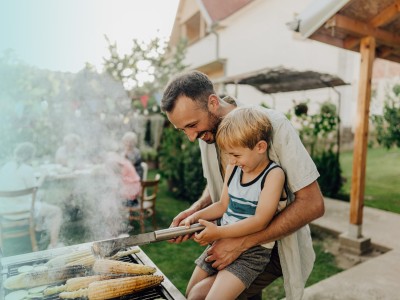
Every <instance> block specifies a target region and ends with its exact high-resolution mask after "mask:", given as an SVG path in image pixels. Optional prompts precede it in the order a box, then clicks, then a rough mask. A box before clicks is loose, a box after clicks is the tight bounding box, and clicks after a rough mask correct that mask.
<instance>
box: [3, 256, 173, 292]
mask: <svg viewBox="0 0 400 300" xmlns="http://www.w3.org/2000/svg"><path fill="white" fill-rule="evenodd" d="M119 260H120V261H125V262H131V263H141V262H140V261H139V259H137V258H135V257H134V256H133V255H129V256H124V257H122V258H121V259H119ZM46 262H47V259H36V260H31V261H30V262H23V263H15V264H10V265H8V266H7V268H6V269H7V273H6V274H5V275H4V277H3V280H5V279H6V278H8V277H11V276H15V275H18V274H19V272H18V268H20V267H22V266H26V265H31V266H38V265H41V264H44V263H46ZM64 283H65V282H64ZM59 284H63V283H59ZM54 285H55V284H53V285H49V286H54ZM9 292H12V291H7V290H6V291H5V294H6V295H7V293H9ZM40 299H45V300H56V299H57V300H58V299H61V298H59V297H58V295H57V294H55V295H50V296H45V297H42V298H40ZM114 299H115V300H116V299H121V300H130V299H132V300H139V299H140V300H155V299H167V300H173V298H172V297H171V296H170V295H169V293H168V291H166V289H165V288H164V287H163V286H162V285H161V286H157V287H154V288H149V289H147V290H143V291H141V292H137V293H135V294H132V295H126V296H122V297H118V298H114Z"/></svg>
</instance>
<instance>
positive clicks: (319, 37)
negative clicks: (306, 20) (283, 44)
mask: <svg viewBox="0 0 400 300" xmlns="http://www.w3.org/2000/svg"><path fill="white" fill-rule="evenodd" d="M309 39H312V40H315V41H318V42H321V43H325V44H329V45H332V46H336V47H339V48H343V47H344V46H343V41H342V40H341V39H338V38H335V37H332V36H330V35H326V34H321V33H318V32H315V33H313V34H312V35H311V36H310V37H309Z"/></svg>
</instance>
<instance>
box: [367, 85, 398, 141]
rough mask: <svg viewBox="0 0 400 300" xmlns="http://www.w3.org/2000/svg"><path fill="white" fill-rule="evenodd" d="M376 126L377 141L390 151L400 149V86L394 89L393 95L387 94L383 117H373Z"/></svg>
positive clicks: (395, 86)
mask: <svg viewBox="0 0 400 300" xmlns="http://www.w3.org/2000/svg"><path fill="white" fill-rule="evenodd" d="M372 121H373V122H374V124H375V126H376V132H377V141H378V143H379V144H380V145H382V146H384V147H386V148H387V149H390V148H392V147H396V146H397V147H400V84H396V85H394V86H393V88H392V93H387V94H386V101H385V104H384V107H383V115H373V116H372Z"/></svg>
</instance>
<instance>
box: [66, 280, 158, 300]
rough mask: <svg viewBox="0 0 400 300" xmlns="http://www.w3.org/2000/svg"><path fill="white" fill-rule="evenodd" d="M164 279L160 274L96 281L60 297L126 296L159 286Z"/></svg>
mask: <svg viewBox="0 0 400 300" xmlns="http://www.w3.org/2000/svg"><path fill="white" fill-rule="evenodd" d="M163 280H164V277H163V276H159V275H140V276H133V277H124V278H118V279H109V280H103V281H95V282H93V283H91V284H89V287H88V288H85V289H80V290H78V291H75V292H62V293H60V294H59V297H60V298H62V299H75V298H81V297H87V298H89V300H102V299H112V298H116V297H121V296H125V295H128V294H132V293H135V292H139V291H142V290H144V289H147V288H150V287H154V286H157V285H159V284H161V282H162V281H163Z"/></svg>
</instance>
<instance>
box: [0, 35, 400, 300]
mask: <svg viewBox="0 0 400 300" xmlns="http://www.w3.org/2000/svg"><path fill="white" fill-rule="evenodd" d="M163 47H164V46H163V45H160V44H159V41H158V40H155V41H153V42H152V43H150V44H149V45H147V46H146V45H142V44H139V43H138V42H134V47H133V54H132V55H131V56H129V55H126V56H124V57H121V56H119V55H118V53H117V48H116V45H113V44H111V43H110V44H109V49H110V57H109V58H108V59H107V60H106V62H105V70H106V72H105V73H104V74H99V73H97V72H96V71H95V70H93V69H92V68H91V67H90V65H88V66H87V67H86V68H85V69H84V70H82V71H81V72H80V73H78V74H75V75H73V74H59V73H50V72H47V71H44V70H38V69H35V68H32V67H30V66H26V65H24V64H20V63H17V62H15V61H14V60H13V59H12V57H10V56H3V57H2V59H1V60H0V64H1V66H0V70H1V71H2V72H4V73H3V74H2V75H4V74H7V76H2V77H4V78H8V81H3V82H0V87H1V88H0V90H1V92H0V95H1V96H2V97H3V99H5V101H2V102H1V117H2V120H3V121H2V122H1V123H0V133H1V136H2V143H1V145H0V165H1V164H2V163H4V162H5V161H6V160H7V159H9V157H10V156H11V154H12V149H13V147H14V146H15V145H16V144H17V143H18V142H20V141H31V142H33V143H35V144H36V145H38V153H37V154H38V160H37V161H36V162H35V163H36V164H40V163H41V162H42V161H46V160H50V159H51V158H52V156H53V154H54V152H55V149H56V147H57V145H58V144H59V143H60V138H62V136H64V135H65V134H67V133H69V132H79V133H80V134H81V136H82V137H83V138H84V140H85V141H86V142H87V143H88V144H89V145H91V146H92V147H91V148H90V151H91V153H96V151H97V150H98V149H99V148H100V149H101V148H107V147H108V146H110V145H111V146H113V145H114V144H116V143H118V141H119V137H120V136H122V134H123V133H124V132H125V131H127V130H135V131H137V133H138V135H139V146H140V149H141V152H142V157H143V159H144V160H145V161H146V162H148V163H149V165H150V166H151V169H150V172H149V175H148V177H149V178H152V177H154V176H155V174H156V173H160V174H161V175H162V181H161V186H160V191H159V194H158V201H157V225H158V228H159V229H161V228H166V227H169V225H170V223H171V221H172V219H173V217H175V216H176V214H177V213H179V212H180V211H182V210H184V209H185V208H187V207H188V206H189V205H190V204H191V203H193V202H194V201H196V200H197V198H198V197H199V195H200V194H201V192H202V191H203V187H204V185H205V181H204V178H203V176H202V174H203V172H202V168H201V162H200V154H199V148H198V145H197V143H190V142H189V141H188V140H187V138H186V137H185V136H184V134H182V133H180V132H178V131H176V130H175V129H174V128H173V127H172V126H171V125H170V124H169V123H168V122H167V121H166V119H165V117H164V116H163V115H162V114H160V111H159V108H158V104H159V101H160V98H161V94H160V91H161V90H162V87H163V86H164V85H165V84H166V82H167V80H168V78H169V76H170V75H171V74H174V73H176V72H178V71H180V70H182V69H184V68H185V66H184V65H183V64H182V58H183V56H184V46H182V49H181V51H178V52H177V53H175V56H174V57H173V58H171V59H172V60H173V63H170V61H167V60H164V58H163V56H157V55H156V54H155V53H159V54H160V53H162V51H161V50H160V49H162V48H163ZM160 51H161V52H160ZM134 54H135V55H134ZM139 61H141V62H142V61H147V62H148V64H147V65H146V67H140V66H141V65H143V64H142V63H138V62H139ZM149 66H152V67H151V68H150V67H149ZM148 70H152V71H151V72H150V73H149V74H147V76H148V77H147V78H148V81H144V82H143V81H141V80H139V79H140V78H141V76H142V74H143V72H149V71H148ZM15 82H20V83H21V84H19V85H18V86H16V85H15ZM110 91H112V92H111V94H110ZM399 96H400V88H399V85H396V86H394V87H393V89H392V91H391V93H390V95H388V99H387V101H386V103H385V108H384V113H383V115H382V116H372V118H371V124H372V125H373V126H372V128H373V130H372V133H371V137H370V145H369V146H370V147H369V149H368V158H367V178H366V190H365V205H366V206H370V207H374V208H379V209H383V210H387V211H391V212H395V213H400V198H399V195H400V182H399V178H400V176H399V171H398V170H400V150H399V146H400V129H399V126H398V124H400V107H399V106H400V101H399V99H400V98H399ZM336 111H337V108H336V106H335V105H334V104H332V103H330V102H326V103H323V104H322V105H321V107H320V110H319V111H318V112H315V113H313V114H310V113H309V112H308V111H307V101H304V102H301V103H299V104H297V105H296V106H295V107H294V108H293V110H291V111H290V112H288V113H287V116H288V117H289V118H290V119H291V121H292V122H293V124H295V126H296V128H297V129H298V131H299V134H300V137H301V139H302V141H303V143H304V145H305V146H306V148H307V149H308V151H309V152H310V154H311V156H312V157H313V159H314V161H315V162H316V165H317V167H318V170H319V172H320V173H321V177H320V178H319V185H320V187H321V190H322V192H323V194H324V195H325V196H327V197H330V198H336V199H340V200H342V201H349V193H350V182H351V175H352V173H351V172H352V158H353V157H352V152H351V151H344V150H341V149H340V147H338V145H340V143H338V132H339V131H338V126H339V123H340V119H339V116H338V115H337V112H336ZM132 225H133V228H132V230H131V231H130V234H138V233H139V226H138V224H136V223H133V224H132ZM146 225H147V227H146V228H147V231H151V230H152V226H151V224H150V222H148V223H146ZM60 236H61V239H62V241H63V242H64V244H65V245H74V244H79V243H83V242H87V241H90V238H89V235H86V234H85V227H84V222H83V221H82V218H80V216H79V215H78V216H74V217H71V216H70V217H69V218H67V221H66V222H65V223H64V224H63V226H62V229H61V234H60ZM37 238H38V240H39V247H40V249H42V250H43V249H45V248H46V245H47V244H46V243H47V242H48V237H47V236H46V235H45V234H44V233H38V236H37ZM331 238H332V237H331V236H329V234H327V233H324V232H320V231H316V230H313V241H314V248H315V251H316V254H317V261H316V263H315V266H314V270H313V272H312V274H311V277H310V279H309V281H308V282H307V285H311V284H313V283H315V282H318V281H321V280H323V279H325V278H327V277H330V276H332V275H333V274H335V273H337V272H340V271H342V268H341V267H340V266H338V264H337V261H336V258H335V256H334V254H332V253H330V252H329V250H328V248H327V247H326V241H327V240H329V239H331ZM142 249H143V251H144V252H145V253H146V254H147V255H148V256H149V257H150V258H151V259H152V260H153V261H154V262H155V263H156V265H157V266H158V267H159V268H160V269H161V271H162V272H164V273H165V275H166V276H167V277H168V278H169V279H170V280H171V281H172V282H173V283H174V284H175V285H176V286H177V287H178V289H179V290H180V291H181V292H183V293H184V290H185V287H186V284H187V281H188V280H189V278H190V275H191V272H192V270H193V267H194V265H193V261H194V259H195V258H196V257H197V256H198V255H199V254H200V253H201V252H202V250H203V248H202V247H200V246H199V245H197V244H196V243H194V242H192V241H188V242H186V243H183V244H180V245H175V244H170V243H167V242H162V243H156V244H151V245H146V246H143V247H142ZM30 251H31V248H30V243H29V240H28V239H14V240H8V241H7V243H6V244H5V245H4V247H3V254H4V255H5V256H10V255H16V254H22V253H27V252H30ZM177 253H179V255H177ZM264 293H265V294H268V299H280V298H282V297H284V291H283V283H282V280H278V281H276V283H274V284H273V285H271V286H270V287H268V288H267V289H266V290H265V292H264Z"/></svg>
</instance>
